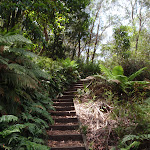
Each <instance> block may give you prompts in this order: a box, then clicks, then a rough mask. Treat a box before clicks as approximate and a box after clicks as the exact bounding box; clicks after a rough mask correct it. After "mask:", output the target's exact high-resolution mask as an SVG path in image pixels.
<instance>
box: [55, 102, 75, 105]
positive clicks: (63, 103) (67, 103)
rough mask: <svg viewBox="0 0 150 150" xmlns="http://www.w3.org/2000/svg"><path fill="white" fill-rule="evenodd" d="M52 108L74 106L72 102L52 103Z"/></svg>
mask: <svg viewBox="0 0 150 150" xmlns="http://www.w3.org/2000/svg"><path fill="white" fill-rule="evenodd" d="M53 106H74V103H73V102H54V103H53Z"/></svg>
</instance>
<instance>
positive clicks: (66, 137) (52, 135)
mask: <svg viewBox="0 0 150 150" xmlns="http://www.w3.org/2000/svg"><path fill="white" fill-rule="evenodd" d="M84 82H88V81H87V80H85V79H84V80H80V81H78V83H75V84H73V85H72V86H71V87H70V89H68V90H67V91H66V92H64V94H63V96H62V97H59V98H57V99H53V104H54V107H55V109H56V110H55V111H51V112H50V113H51V116H52V118H53V119H54V121H55V123H54V125H51V126H50V128H49V130H48V131H47V133H48V135H49V141H48V146H49V147H51V150H88V148H87V147H86V144H85V138H84V136H83V135H82V134H81V133H80V130H79V121H78V118H77V115H76V112H75V107H74V102H73V98H74V95H75V93H76V92H77V89H79V88H80V89H81V88H83V83H84Z"/></svg>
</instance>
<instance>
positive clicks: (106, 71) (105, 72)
mask: <svg viewBox="0 0 150 150" xmlns="http://www.w3.org/2000/svg"><path fill="white" fill-rule="evenodd" d="M100 69H101V71H102V72H103V73H104V74H105V76H107V77H108V79H113V78H114V76H113V75H112V72H111V71H110V70H109V69H108V68H106V67H105V66H104V65H102V64H100Z"/></svg>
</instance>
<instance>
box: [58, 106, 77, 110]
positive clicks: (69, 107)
mask: <svg viewBox="0 0 150 150" xmlns="http://www.w3.org/2000/svg"><path fill="white" fill-rule="evenodd" d="M55 110H56V111H72V110H75V108H74V107H71V106H66V107H65V106H64V107H55Z"/></svg>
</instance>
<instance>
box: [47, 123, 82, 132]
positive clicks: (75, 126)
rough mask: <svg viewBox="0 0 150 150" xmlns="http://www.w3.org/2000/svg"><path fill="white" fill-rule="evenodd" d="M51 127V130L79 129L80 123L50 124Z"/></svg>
mask: <svg viewBox="0 0 150 150" xmlns="http://www.w3.org/2000/svg"><path fill="white" fill-rule="evenodd" d="M49 129H51V130H61V131H65V130H77V129H79V125H78V124H74V125H50V126H49Z"/></svg>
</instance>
